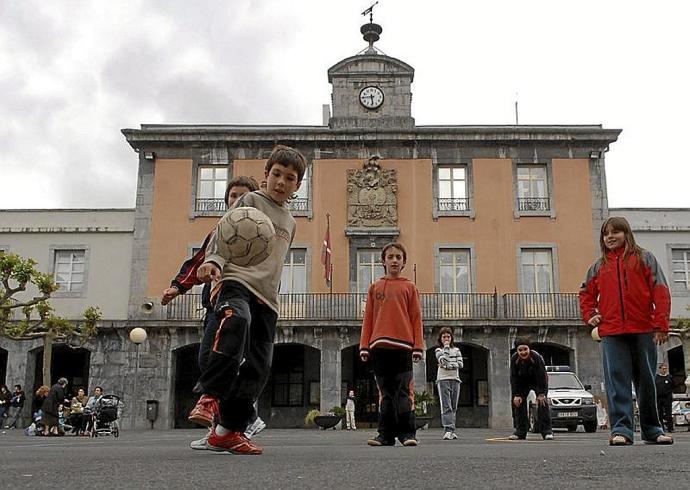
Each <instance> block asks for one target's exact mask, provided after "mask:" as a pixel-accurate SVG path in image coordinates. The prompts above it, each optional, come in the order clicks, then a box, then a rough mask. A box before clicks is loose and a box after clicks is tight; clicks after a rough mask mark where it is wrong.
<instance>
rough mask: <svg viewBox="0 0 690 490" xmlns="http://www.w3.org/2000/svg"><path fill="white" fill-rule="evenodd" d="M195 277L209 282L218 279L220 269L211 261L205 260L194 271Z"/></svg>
mask: <svg viewBox="0 0 690 490" xmlns="http://www.w3.org/2000/svg"><path fill="white" fill-rule="evenodd" d="M196 277H197V279H199V280H200V281H201V282H211V281H213V280H216V281H217V280H219V279H220V269H219V268H218V267H217V266H216V264H213V263H211V262H206V263H205V264H202V265H201V267H199V270H197V271H196Z"/></svg>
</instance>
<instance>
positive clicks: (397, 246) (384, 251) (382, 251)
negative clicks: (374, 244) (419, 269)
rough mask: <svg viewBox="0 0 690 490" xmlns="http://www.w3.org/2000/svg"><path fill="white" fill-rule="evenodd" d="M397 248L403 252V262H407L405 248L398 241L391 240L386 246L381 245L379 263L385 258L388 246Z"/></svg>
mask: <svg viewBox="0 0 690 490" xmlns="http://www.w3.org/2000/svg"><path fill="white" fill-rule="evenodd" d="M393 247H395V248H397V249H398V250H400V251H401V252H402V254H403V262H407V250H405V247H403V244H402V243H400V242H391V243H389V244H387V245H386V246H384V247H383V249H382V250H381V263H383V261H384V259H385V258H386V252H387V251H388V249H389V248H393Z"/></svg>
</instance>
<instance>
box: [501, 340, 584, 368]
mask: <svg viewBox="0 0 690 490" xmlns="http://www.w3.org/2000/svg"><path fill="white" fill-rule="evenodd" d="M531 348H532V349H534V350H536V351H537V352H538V353H539V354H541V356H542V357H543V358H544V362H545V363H546V365H547V366H570V367H571V368H574V367H575V366H574V359H573V351H572V349H570V348H569V347H565V346H563V345H559V344H552V343H550V342H532V345H531ZM514 352H515V350H511V355H512V353H514Z"/></svg>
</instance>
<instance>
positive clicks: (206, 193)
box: [195, 166, 228, 212]
mask: <svg viewBox="0 0 690 490" xmlns="http://www.w3.org/2000/svg"><path fill="white" fill-rule="evenodd" d="M227 181H228V169H227V167H220V166H215V167H199V180H198V184H197V190H196V205H195V210H196V211H202V212H203V211H206V212H222V211H225V209H226V206H225V201H224V198H225V187H226V186H227Z"/></svg>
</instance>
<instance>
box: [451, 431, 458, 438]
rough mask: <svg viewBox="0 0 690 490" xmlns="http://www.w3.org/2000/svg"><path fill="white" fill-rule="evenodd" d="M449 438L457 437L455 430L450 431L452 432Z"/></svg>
mask: <svg viewBox="0 0 690 490" xmlns="http://www.w3.org/2000/svg"><path fill="white" fill-rule="evenodd" d="M450 438H451V439H457V438H458V435H457V434H456V433H455V432H452V433H451V434H450Z"/></svg>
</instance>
